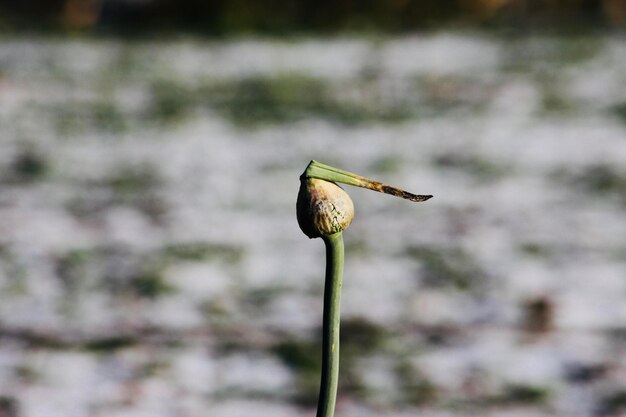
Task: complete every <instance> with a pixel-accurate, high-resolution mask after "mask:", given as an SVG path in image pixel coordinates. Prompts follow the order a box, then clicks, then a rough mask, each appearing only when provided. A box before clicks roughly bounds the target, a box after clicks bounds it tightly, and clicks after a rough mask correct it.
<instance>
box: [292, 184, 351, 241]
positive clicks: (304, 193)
mask: <svg viewBox="0 0 626 417" xmlns="http://www.w3.org/2000/svg"><path fill="white" fill-rule="evenodd" d="M297 217H298V224H299V225H300V229H301V230H302V232H304V234H305V235H307V236H308V237H310V238H311V239H313V238H316V237H323V236H330V235H332V234H335V233H338V232H341V231H342V230H345V229H346V228H347V227H348V226H350V223H352V219H353V218H354V204H352V199H351V198H350V196H349V195H348V193H346V192H345V191H344V190H343V189H342V188H341V187H339V186H338V185H337V184H335V183H334V182H330V181H325V180H320V179H317V178H301V179H300V191H299V192H298V202H297Z"/></svg>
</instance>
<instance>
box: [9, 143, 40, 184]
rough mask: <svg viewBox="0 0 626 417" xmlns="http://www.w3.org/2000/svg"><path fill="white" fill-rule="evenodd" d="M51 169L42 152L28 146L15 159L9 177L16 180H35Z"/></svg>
mask: <svg viewBox="0 0 626 417" xmlns="http://www.w3.org/2000/svg"><path fill="white" fill-rule="evenodd" d="M49 169H50V167H49V163H48V161H47V160H46V158H45V157H44V156H43V154H42V153H40V152H38V151H36V150H35V149H32V148H26V149H23V150H22V151H21V152H20V153H18V154H17V155H16V156H15V158H14V159H13V161H12V163H11V167H10V174H9V178H8V179H9V180H10V181H11V180H13V181H16V182H33V181H37V180H40V179H42V178H43V177H45V176H46V174H47V173H48V172H49Z"/></svg>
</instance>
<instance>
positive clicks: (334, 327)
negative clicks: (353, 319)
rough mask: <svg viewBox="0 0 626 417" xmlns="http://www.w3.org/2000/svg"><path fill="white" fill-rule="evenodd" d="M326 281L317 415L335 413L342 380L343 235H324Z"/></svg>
mask: <svg viewBox="0 0 626 417" xmlns="http://www.w3.org/2000/svg"><path fill="white" fill-rule="evenodd" d="M323 239H324V244H325V245H326V281H325V283H324V323H323V330H322V331H323V336H322V379H321V382H320V396H319V399H318V402H317V417H333V415H334V414H335V401H336V399H337V383H338V380H339V312H340V300H341V281H342V277H343V236H342V234H341V232H339V233H335V234H333V235H330V236H324V238H323Z"/></svg>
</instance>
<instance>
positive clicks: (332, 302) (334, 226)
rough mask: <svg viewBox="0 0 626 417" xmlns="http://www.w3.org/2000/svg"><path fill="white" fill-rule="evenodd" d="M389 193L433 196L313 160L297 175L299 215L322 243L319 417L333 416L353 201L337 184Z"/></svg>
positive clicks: (309, 232)
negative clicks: (346, 243) (347, 233)
mask: <svg viewBox="0 0 626 417" xmlns="http://www.w3.org/2000/svg"><path fill="white" fill-rule="evenodd" d="M338 182H339V183H343V184H348V185H354V186H357V187H362V188H368V189H370V190H374V191H378V192H382V193H385V194H391V195H394V196H396V197H401V198H404V199H407V200H410V201H415V202H419V201H426V200H428V199H430V198H431V197H432V196H431V195H418V194H412V193H409V192H407V191H404V190H401V189H399V188H395V187H391V186H389V185H387V184H383V183H381V182H378V181H375V180H372V179H369V178H365V177H362V176H360V175H357V174H353V173H351V172H348V171H344V170H341V169H339V168H335V167H331V166H329V165H325V164H322V163H320V162H317V161H311V162H310V163H309V165H308V166H307V168H306V170H305V171H304V173H303V174H302V175H301V176H300V191H299V192H298V201H297V205H296V206H297V211H296V214H297V218H298V224H299V226H300V229H301V230H302V232H304V234H305V235H307V236H308V237H309V238H311V239H313V238H316V237H321V238H322V239H323V240H324V244H325V245H326V273H325V283H324V318H323V325H322V333H323V334H322V376H321V382H320V394H319V399H318V404H317V417H333V415H334V413H335V403H336V399H337V385H338V381H339V327H340V326H339V321H340V304H341V303H340V300H341V287H342V279H343V264H344V246H343V233H342V232H343V231H344V230H345V229H346V228H347V227H348V226H349V225H350V223H352V219H353V218H354V204H353V203H352V199H350V196H349V195H348V193H346V192H345V191H344V190H343V189H342V188H341V187H339V186H338V185H337V184H336V183H338Z"/></svg>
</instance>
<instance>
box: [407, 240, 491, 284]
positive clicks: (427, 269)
mask: <svg viewBox="0 0 626 417" xmlns="http://www.w3.org/2000/svg"><path fill="white" fill-rule="evenodd" d="M407 255H409V256H410V257H412V258H414V259H415V260H417V261H418V262H419V263H420V265H421V268H422V270H421V271H422V273H421V275H420V276H422V277H423V283H424V285H426V286H429V287H435V288H441V287H452V288H456V289H459V290H472V289H475V288H479V287H481V286H482V285H483V284H484V283H485V273H484V272H483V271H482V270H481V269H480V268H479V267H478V265H476V263H475V262H474V260H473V259H472V257H471V256H470V255H469V254H467V253H466V252H464V251H463V250H462V249H460V248H442V249H434V248H431V247H427V246H413V247H410V248H408V249H407Z"/></svg>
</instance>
